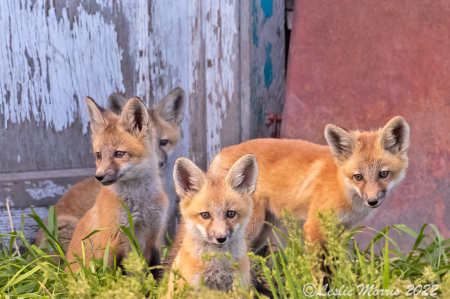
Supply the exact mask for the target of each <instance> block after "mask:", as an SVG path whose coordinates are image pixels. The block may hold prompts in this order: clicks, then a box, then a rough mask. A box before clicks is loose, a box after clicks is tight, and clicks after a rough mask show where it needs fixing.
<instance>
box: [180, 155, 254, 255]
mask: <svg viewBox="0 0 450 299" xmlns="http://www.w3.org/2000/svg"><path fill="white" fill-rule="evenodd" d="M257 177H258V165H257V163H256V158H255V156H254V155H252V154H249V155H245V156H243V157H242V158H241V159H239V160H238V161H237V162H236V163H235V164H234V165H233V167H232V168H231V169H230V170H229V172H228V174H227V176H226V177H225V178H219V177H206V176H205V174H204V173H203V172H202V171H201V170H200V169H199V168H198V167H197V166H195V164H194V163H192V162H191V161H189V160H188V159H185V158H179V159H178V160H177V161H176V162H175V168H174V180H175V189H176V191H177V194H178V196H179V197H180V199H181V202H180V208H181V214H182V215H183V218H184V219H185V221H186V227H187V231H188V233H190V234H191V235H192V236H194V238H195V239H196V240H197V241H198V242H199V243H201V244H202V245H209V246H213V247H216V248H223V247H225V246H226V245H227V244H229V243H230V242H232V241H233V240H234V239H236V238H240V239H243V238H244V232H245V227H246V226H247V224H248V222H249V220H250V217H251V212H252V205H253V203H252V198H251V195H252V194H253V192H254V191H255V188H256V180H257Z"/></svg>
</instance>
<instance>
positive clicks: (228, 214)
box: [227, 211, 236, 218]
mask: <svg viewBox="0 0 450 299" xmlns="http://www.w3.org/2000/svg"><path fill="white" fill-rule="evenodd" d="M234 216H236V212H235V211H228V212H227V218H234Z"/></svg>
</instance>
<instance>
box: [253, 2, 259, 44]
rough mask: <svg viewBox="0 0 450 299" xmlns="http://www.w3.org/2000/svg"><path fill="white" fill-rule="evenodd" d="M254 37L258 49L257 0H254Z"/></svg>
mask: <svg viewBox="0 0 450 299" xmlns="http://www.w3.org/2000/svg"><path fill="white" fill-rule="evenodd" d="M252 37H253V44H254V45H255V46H256V47H258V42H259V40H258V7H257V6H256V0H252Z"/></svg>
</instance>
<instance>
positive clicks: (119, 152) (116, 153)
mask: <svg viewBox="0 0 450 299" xmlns="http://www.w3.org/2000/svg"><path fill="white" fill-rule="evenodd" d="M124 155H125V152H122V151H117V152H115V153H114V157H116V158H119V159H120V158H123V156H124Z"/></svg>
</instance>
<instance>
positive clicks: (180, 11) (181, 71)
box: [124, 0, 188, 105]
mask: <svg viewBox="0 0 450 299" xmlns="http://www.w3.org/2000/svg"><path fill="white" fill-rule="evenodd" d="M124 2H125V1H124ZM187 11H188V5H187V1H179V0H165V1H143V0H141V1H138V3H137V9H136V12H135V13H136V15H137V20H133V21H132V22H130V23H132V24H131V26H134V29H132V32H136V38H135V41H134V42H130V47H132V48H134V47H135V49H132V50H131V52H132V53H136V58H135V59H136V65H135V71H136V73H137V76H136V79H137V80H136V93H137V94H138V95H139V96H140V97H142V99H143V100H144V102H146V103H147V104H149V105H153V104H156V103H157V102H158V101H159V100H161V99H162V98H163V97H164V96H165V95H166V94H167V93H168V92H169V91H170V90H172V89H173V88H175V87H177V86H181V85H182V84H181V83H182V82H181V78H183V77H184V76H186V77H185V79H186V80H187V70H186V62H187V61H186V59H188V54H187V53H188V47H187V44H186V43H187V42H188V41H187V38H186V40H182V38H185V37H187V36H188V27H187V26H183V24H185V22H187V17H186V20H183V19H182V18H180V16H187V14H186V12H187ZM152 16H158V17H152ZM183 79H184V78H183ZM182 87H183V88H186V87H187V86H182Z"/></svg>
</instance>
